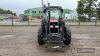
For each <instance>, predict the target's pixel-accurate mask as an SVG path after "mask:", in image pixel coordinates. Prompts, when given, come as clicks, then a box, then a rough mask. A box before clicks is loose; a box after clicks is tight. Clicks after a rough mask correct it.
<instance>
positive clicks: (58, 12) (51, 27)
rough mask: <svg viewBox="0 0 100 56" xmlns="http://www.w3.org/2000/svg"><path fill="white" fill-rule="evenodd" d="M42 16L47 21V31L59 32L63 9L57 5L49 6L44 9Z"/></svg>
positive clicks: (62, 19)
mask: <svg viewBox="0 0 100 56" xmlns="http://www.w3.org/2000/svg"><path fill="white" fill-rule="evenodd" d="M44 16H45V19H46V22H47V23H48V33H60V32H61V31H60V30H59V29H60V28H61V24H62V23H61V22H62V21H64V17H63V9H62V8H61V7H58V6H50V7H47V8H45V9H44Z"/></svg>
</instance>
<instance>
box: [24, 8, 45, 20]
mask: <svg viewBox="0 0 100 56" xmlns="http://www.w3.org/2000/svg"><path fill="white" fill-rule="evenodd" d="M24 15H26V16H29V17H30V18H31V19H32V18H34V17H38V18H40V17H42V15H43V12H42V8H41V7H39V8H30V9H27V10H25V11H24Z"/></svg>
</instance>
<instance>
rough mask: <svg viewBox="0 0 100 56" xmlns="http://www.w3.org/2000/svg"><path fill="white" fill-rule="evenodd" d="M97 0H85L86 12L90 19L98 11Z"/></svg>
mask: <svg viewBox="0 0 100 56" xmlns="http://www.w3.org/2000/svg"><path fill="white" fill-rule="evenodd" d="M96 2H97V0H85V14H86V15H88V19H89V21H90V20H91V17H93V16H94V15H95V13H96V9H95V3H96Z"/></svg>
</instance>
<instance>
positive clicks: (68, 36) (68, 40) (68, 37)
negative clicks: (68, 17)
mask: <svg viewBox="0 0 100 56" xmlns="http://www.w3.org/2000/svg"><path fill="white" fill-rule="evenodd" d="M64 37H65V40H64V44H66V45H70V44H71V31H70V29H69V28H66V29H65V34H64Z"/></svg>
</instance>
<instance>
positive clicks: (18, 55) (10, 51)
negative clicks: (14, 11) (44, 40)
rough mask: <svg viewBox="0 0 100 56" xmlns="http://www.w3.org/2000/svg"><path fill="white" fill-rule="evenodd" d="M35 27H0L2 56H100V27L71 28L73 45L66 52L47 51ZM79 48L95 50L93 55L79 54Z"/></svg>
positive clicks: (0, 50)
mask: <svg viewBox="0 0 100 56" xmlns="http://www.w3.org/2000/svg"><path fill="white" fill-rule="evenodd" d="M37 29H38V26H34V27H0V55H1V56H99V55H100V53H99V52H100V27H95V26H80V27H79V26H70V29H71V31H72V43H71V45H70V47H67V48H66V51H65V52H59V51H56V52H53V51H47V50H46V49H44V48H43V47H40V46H38V44H37ZM77 48H94V49H95V51H94V52H93V53H77Z"/></svg>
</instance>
